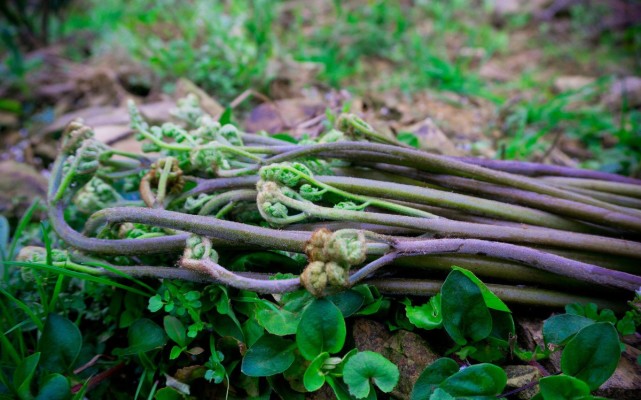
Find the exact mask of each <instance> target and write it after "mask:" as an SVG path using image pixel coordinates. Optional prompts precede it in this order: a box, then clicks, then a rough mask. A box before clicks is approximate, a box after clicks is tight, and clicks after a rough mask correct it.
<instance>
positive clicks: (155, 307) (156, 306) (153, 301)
mask: <svg viewBox="0 0 641 400" xmlns="http://www.w3.org/2000/svg"><path fill="white" fill-rule="evenodd" d="M163 305H165V303H163V301H162V298H161V297H160V295H159V294H157V295H154V296H152V297H150V298H149V305H148V306H147V309H148V310H149V311H151V312H156V311H159V310H160V309H161V308H162V306H163Z"/></svg>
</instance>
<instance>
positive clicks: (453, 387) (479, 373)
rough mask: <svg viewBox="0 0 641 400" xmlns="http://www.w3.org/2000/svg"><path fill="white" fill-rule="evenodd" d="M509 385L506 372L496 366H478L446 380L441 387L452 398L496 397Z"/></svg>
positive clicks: (466, 369) (473, 366) (461, 371)
mask: <svg viewBox="0 0 641 400" xmlns="http://www.w3.org/2000/svg"><path fill="white" fill-rule="evenodd" d="M506 384H507V375H506V374H505V371H503V369H501V368H500V367H497V366H496V365H494V364H485V363H484V364H476V365H472V366H470V367H467V368H465V369H462V370H460V371H459V372H457V373H456V374H454V375H452V376H450V377H449V378H447V379H445V381H443V383H441V384H440V385H439V387H440V388H441V389H443V390H445V391H446V392H447V393H449V394H450V395H452V396H455V397H456V396H496V395H498V394H500V393H501V392H502V391H503V389H504V388H505V385H506Z"/></svg>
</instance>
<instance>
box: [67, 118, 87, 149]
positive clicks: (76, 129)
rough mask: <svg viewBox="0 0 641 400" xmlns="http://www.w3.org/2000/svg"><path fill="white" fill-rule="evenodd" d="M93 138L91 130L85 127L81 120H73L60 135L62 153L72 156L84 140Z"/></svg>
mask: <svg viewBox="0 0 641 400" xmlns="http://www.w3.org/2000/svg"><path fill="white" fill-rule="evenodd" d="M93 137H94V132H93V129H91V128H90V127H88V126H87V125H85V124H84V123H83V122H82V120H81V119H75V120H73V121H71V122H70V123H69V125H67V127H66V128H65V130H64V132H63V134H62V152H63V153H65V154H67V155H72V154H74V153H75V152H76V151H77V150H78V149H79V148H80V146H82V144H83V143H84V142H85V141H86V140H88V139H91V138H93Z"/></svg>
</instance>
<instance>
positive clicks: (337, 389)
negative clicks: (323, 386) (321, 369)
mask: <svg viewBox="0 0 641 400" xmlns="http://www.w3.org/2000/svg"><path fill="white" fill-rule="evenodd" d="M326 380H327V383H328V384H329V386H330V387H331V388H332V390H333V391H334V395H335V396H336V399H337V400H353V397H352V396H350V394H349V391H348V389H347V387H346V386H345V384H344V383H343V382H341V380H340V379H339V380H335V379H334V378H333V377H332V375H327V377H326Z"/></svg>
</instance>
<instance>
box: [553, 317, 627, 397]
mask: <svg viewBox="0 0 641 400" xmlns="http://www.w3.org/2000/svg"><path fill="white" fill-rule="evenodd" d="M620 357H621V347H620V346H619V335H618V333H617V331H616V329H615V328H614V326H613V325H612V324H611V323H609V322H597V323H596V324H593V325H589V326H586V327H585V328H583V329H581V330H580V331H579V333H577V334H576V336H575V337H574V338H573V339H571V340H570V341H569V342H568V344H567V346H565V349H564V350H563V355H562V356H561V371H563V373H565V374H567V375H571V376H574V377H576V378H579V379H581V380H582V381H584V382H585V383H587V384H588V386H589V387H590V389H591V390H595V389H597V388H598V387H599V386H601V384H602V383H603V382H605V381H607V380H608V378H610V376H611V375H612V374H613V373H614V370H615V369H616V368H617V364H618V363H619V358H620Z"/></svg>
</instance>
